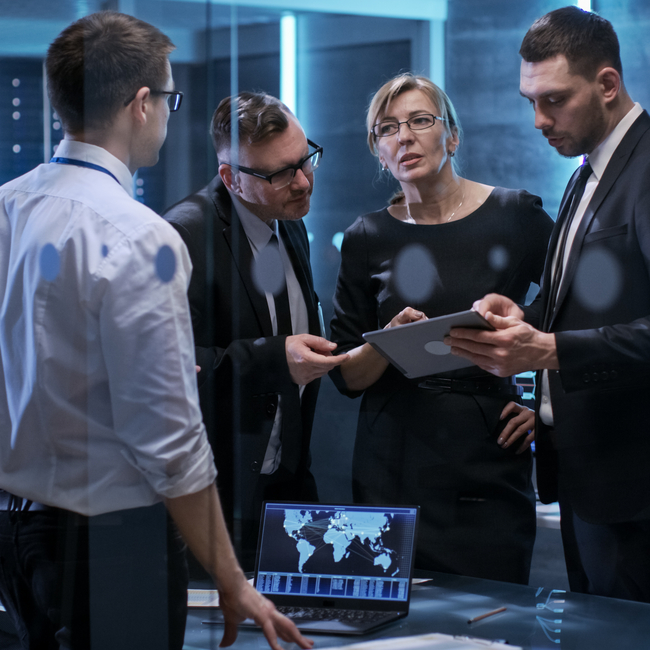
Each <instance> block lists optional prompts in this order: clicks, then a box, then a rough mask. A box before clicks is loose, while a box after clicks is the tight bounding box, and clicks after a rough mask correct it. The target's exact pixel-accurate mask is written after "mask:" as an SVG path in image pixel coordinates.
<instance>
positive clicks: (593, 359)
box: [525, 112, 650, 524]
mask: <svg viewBox="0 0 650 650" xmlns="http://www.w3.org/2000/svg"><path fill="white" fill-rule="evenodd" d="M576 179H577V172H576V174H574V176H573V178H572V179H571V181H570V182H569V185H568V187H567V191H566V192H565V196H564V199H563V201H562V203H563V204H564V201H565V200H566V198H567V196H568V194H569V191H570V189H571V188H572V186H573V184H574V183H575V180H576ZM561 210H562V208H560V212H561ZM558 234H559V233H558V228H557V227H556V229H555V230H554V232H553V235H552V236H551V242H550V244H549V254H548V257H547V261H546V268H545V272H544V278H543V283H542V290H541V292H540V295H539V297H538V299H537V300H536V301H535V302H534V303H533V305H531V306H530V307H529V308H526V309H525V313H526V320H528V321H529V322H531V323H533V324H534V325H536V326H538V327H540V328H541V329H543V330H544V331H548V332H554V333H555V335H556V336H555V339H556V344H557V353H558V358H559V361H560V370H559V371H549V383H550V391H551V400H552V404H553V416H554V423H555V425H554V428H555V439H556V444H555V448H556V450H557V451H555V450H554V449H553V445H552V444H551V441H550V435H549V430H548V427H546V426H544V425H543V424H542V423H541V421H539V419H538V422H537V442H536V447H537V468H538V488H539V493H540V497H541V499H542V501H544V502H546V503H548V502H550V501H554V500H556V499H557V498H558V485H559V486H560V489H561V490H562V493H563V495H564V497H565V498H567V499H568V500H569V501H570V502H571V504H572V507H573V509H574V511H575V512H576V514H577V515H578V516H579V517H580V518H582V519H583V520H585V521H587V522H590V523H600V524H605V523H614V522H621V521H629V520H638V519H648V518H650V408H649V407H648V403H647V401H646V400H647V399H648V392H649V391H650V117H649V116H648V114H647V113H646V112H644V113H643V114H642V115H641V116H640V117H639V118H638V119H637V120H636V121H635V122H634V124H633V125H632V127H631V128H630V129H629V131H628V132H627V133H626V135H625V137H624V138H623V140H622V141H621V143H620V145H619V146H618V148H617V149H616V151H615V152H614V154H613V156H612V158H611V160H610V162H609V164H608V165H607V168H606V170H605V172H604V174H603V176H602V178H601V180H600V182H599V184H598V187H597V189H596V191H595V193H594V196H593V197H592V200H591V202H590V203H589V206H588V207H587V210H586V212H585V215H584V218H583V220H582V222H581V224H580V226H579V228H578V231H577V233H576V237H575V240H574V244H573V246H572V248H571V253H570V256H569V259H568V262H567V267H566V270H565V275H564V282H563V284H562V291H561V292H560V295H559V296H558V300H557V303H556V306H555V309H554V310H553V312H552V313H549V310H548V308H547V307H546V305H547V304H548V298H549V295H548V294H549V284H550V267H551V260H552V256H553V252H554V251H555V248H556V243H557V239H558ZM540 385H541V375H540V376H539V377H538V386H540ZM537 392H538V399H539V393H540V392H541V390H540V389H539V388H538V391H537ZM538 406H539V405H538ZM538 410H539V409H538Z"/></svg>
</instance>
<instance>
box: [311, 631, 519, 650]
mask: <svg viewBox="0 0 650 650" xmlns="http://www.w3.org/2000/svg"><path fill="white" fill-rule="evenodd" d="M478 648H490V650H522V649H521V647H519V646H513V645H507V644H505V643H502V642H499V641H488V640H487V639H479V638H476V637H468V636H449V635H448V634H437V633H432V634H418V635H417V636H404V637H396V638H394V639H377V640H376V641H363V642H362V643H353V644H352V645H349V646H346V650H477V649H478ZM322 650H335V648H333V647H332V648H323V649H322ZM336 650H340V649H336Z"/></svg>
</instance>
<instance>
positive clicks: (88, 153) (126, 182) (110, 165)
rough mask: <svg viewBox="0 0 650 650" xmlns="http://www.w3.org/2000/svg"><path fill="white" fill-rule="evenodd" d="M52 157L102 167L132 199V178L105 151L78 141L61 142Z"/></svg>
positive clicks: (113, 157)
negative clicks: (70, 159) (80, 161)
mask: <svg viewBox="0 0 650 650" xmlns="http://www.w3.org/2000/svg"><path fill="white" fill-rule="evenodd" d="M54 155H55V156H58V157H61V158H72V159H73V160H83V161H84V162H89V163H93V165H99V166H100V167H104V168H105V169H107V170H108V171H109V172H111V174H113V176H115V178H117V180H118V181H119V183H120V185H121V186H122V187H123V188H124V189H125V190H126V191H127V192H128V194H129V196H131V197H133V176H131V172H130V171H129V168H128V167H127V166H126V165H125V164H124V163H123V162H122V161H121V160H119V159H118V158H116V157H115V156H114V155H113V154H112V153H109V152H108V151H106V149H103V148H102V147H97V146H95V145H94V144H88V143H87V142H79V141H78V140H61V142H60V143H59V145H58V147H57V148H56V153H55V154H54Z"/></svg>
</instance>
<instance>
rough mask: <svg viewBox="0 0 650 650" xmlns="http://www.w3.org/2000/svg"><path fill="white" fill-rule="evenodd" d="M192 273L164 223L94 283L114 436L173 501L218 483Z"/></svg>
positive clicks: (149, 228) (135, 241)
mask: <svg viewBox="0 0 650 650" xmlns="http://www.w3.org/2000/svg"><path fill="white" fill-rule="evenodd" d="M190 274H191V263H190V260H189V256H188V254H187V250H186V248H185V245H184V244H183V242H182V241H181V239H180V237H179V236H178V235H177V234H176V232H175V231H174V230H173V229H172V228H171V226H169V225H168V224H167V223H165V222H163V221H162V220H161V221H160V222H159V223H151V222H149V223H147V224H146V225H143V226H142V227H141V228H140V229H139V230H138V232H137V234H136V236H135V237H129V238H124V239H123V240H122V241H121V243H120V244H119V245H118V246H116V247H114V248H113V249H112V250H111V252H110V254H109V255H108V256H107V259H106V262H105V267H104V268H103V272H102V278H101V279H98V283H97V291H98V292H99V293H101V298H100V303H101V308H100V323H99V333H100V337H101V345H102V348H103V352H104V357H105V359H106V364H107V372H108V379H109V390H110V400H111V408H112V417H113V425H114V427H113V431H114V435H115V436H117V438H118V439H119V440H120V442H121V443H123V448H122V455H123V456H124V457H125V458H126V460H127V461H128V462H129V463H130V464H131V465H132V466H133V467H135V468H137V469H138V470H139V471H140V472H141V474H142V475H143V476H144V477H145V479H146V481H147V482H148V483H149V484H150V485H151V487H152V489H153V490H154V491H155V492H156V493H157V494H158V495H161V496H163V497H171V498H173V497H178V496H182V495H185V494H191V493H194V492H197V491H199V490H201V489H203V488H205V487H207V486H208V485H209V484H211V483H212V482H214V480H215V477H216V469H215V465H214V460H213V457H212V451H211V448H210V445H209V443H208V440H207V436H206V432H205V427H204V425H203V422H202V418H201V411H200V408H199V403H198V392H197V386H196V369H195V359H194V340H193V335H192V325H191V320H190V313H189V307H188V301H187V286H188V282H189V277H190Z"/></svg>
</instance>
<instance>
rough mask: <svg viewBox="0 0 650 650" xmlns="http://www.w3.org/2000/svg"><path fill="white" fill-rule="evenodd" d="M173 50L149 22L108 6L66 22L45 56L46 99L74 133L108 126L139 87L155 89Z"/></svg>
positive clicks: (160, 81) (160, 80)
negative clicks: (48, 97)
mask: <svg viewBox="0 0 650 650" xmlns="http://www.w3.org/2000/svg"><path fill="white" fill-rule="evenodd" d="M173 49H174V44H173V43H172V42H171V41H170V40H169V38H168V37H167V36H165V34H163V33H162V32H161V31H160V30H159V29H157V28H156V27H154V26H153V25H150V24H149V23H145V22H144V21H142V20H138V19H137V18H134V17H133V16H127V15H126V14H120V13H116V12H113V11H102V12H99V13H95V14H91V15H89V16H85V17H84V18H81V19H79V20H77V21H76V22H74V23H72V25H70V26H69V27H66V29H64V30H63V31H62V32H61V33H60V34H59V36H57V37H56V39H54V41H53V42H52V44H51V45H50V47H49V49H48V51H47V57H46V59H45V68H46V72H47V84H48V93H49V96H50V101H51V103H52V106H53V107H54V109H55V110H56V112H57V113H58V114H59V117H60V118H61V121H62V122H63V125H64V127H65V129H66V130H67V131H69V132H72V133H75V132H78V131H81V130H83V128H84V127H92V128H104V127H106V126H109V125H110V124H111V122H112V120H113V118H114V117H115V113H116V112H117V110H118V109H119V108H120V107H121V106H124V102H126V101H127V100H128V99H129V98H131V97H132V96H134V95H135V93H137V91H138V90H139V89H140V88H142V87H144V86H146V87H148V88H151V89H152V90H160V89H161V88H162V86H163V84H164V83H165V82H166V81H167V57H168V55H169V53H170V52H171V51H172V50H173Z"/></svg>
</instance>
